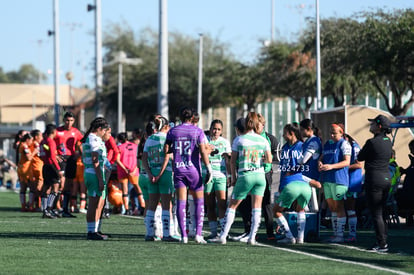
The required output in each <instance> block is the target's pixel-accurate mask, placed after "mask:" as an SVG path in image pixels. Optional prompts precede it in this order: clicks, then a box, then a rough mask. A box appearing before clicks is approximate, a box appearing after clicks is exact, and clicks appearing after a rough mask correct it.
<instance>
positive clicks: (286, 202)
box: [276, 181, 312, 209]
mask: <svg viewBox="0 0 414 275" xmlns="http://www.w3.org/2000/svg"><path fill="white" fill-rule="evenodd" d="M311 195H312V188H311V187H310V186H309V184H308V183H306V182H304V181H292V182H290V183H289V184H288V185H286V186H285V188H283V190H282V193H281V194H280V196H279V197H278V198H277V200H276V203H277V204H278V205H279V206H280V207H283V208H290V207H291V206H292V203H293V202H294V201H297V203H298V205H299V206H300V207H302V209H303V208H305V207H306V205H308V203H309V200H310V198H311Z"/></svg>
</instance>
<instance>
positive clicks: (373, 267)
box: [257, 243, 411, 275]
mask: <svg viewBox="0 0 414 275" xmlns="http://www.w3.org/2000/svg"><path fill="white" fill-rule="evenodd" d="M257 245H258V246H263V247H268V248H273V249H278V250H282V251H285V252H291V253H296V254H301V255H305V256H309V257H314V258H317V259H321V260H328V261H334V262H340V263H347V264H353V265H360V266H364V267H368V268H371V269H376V270H380V271H386V272H391V273H394V274H400V275H408V274H411V273H407V272H403V271H399V270H393V269H389V268H385V267H380V266H376V265H372V264H366V263H360V262H353V261H348V260H341V259H335V258H330V257H326V256H320V255H316V254H312V253H308V252H303V251H298V250H294V249H289V248H284V247H276V246H271V245H267V244H261V243H257Z"/></svg>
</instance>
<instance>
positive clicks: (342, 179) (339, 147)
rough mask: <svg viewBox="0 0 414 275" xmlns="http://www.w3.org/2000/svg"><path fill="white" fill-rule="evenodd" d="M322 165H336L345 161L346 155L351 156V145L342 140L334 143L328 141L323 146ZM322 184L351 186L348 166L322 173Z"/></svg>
mask: <svg viewBox="0 0 414 275" xmlns="http://www.w3.org/2000/svg"><path fill="white" fill-rule="evenodd" d="M322 154H323V157H322V163H323V164H335V163H338V162H341V161H343V160H344V157H345V155H351V145H350V144H349V143H348V141H346V140H345V139H343V138H341V139H340V140H339V141H337V142H334V141H333V140H331V139H330V140H328V141H327V142H326V143H325V145H324V146H323V150H322ZM321 178H322V182H331V183H336V184H339V185H344V186H349V173H348V166H346V167H343V168H340V169H332V170H329V171H323V172H322V173H321Z"/></svg>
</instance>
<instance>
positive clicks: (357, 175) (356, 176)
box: [348, 141, 362, 193]
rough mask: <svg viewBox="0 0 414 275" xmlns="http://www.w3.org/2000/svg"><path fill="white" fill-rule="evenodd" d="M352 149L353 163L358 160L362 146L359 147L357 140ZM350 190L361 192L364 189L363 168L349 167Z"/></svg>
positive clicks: (352, 144)
mask: <svg viewBox="0 0 414 275" xmlns="http://www.w3.org/2000/svg"><path fill="white" fill-rule="evenodd" d="M351 146H352V151H351V165H352V164H354V163H355V162H356V161H357V158H358V154H359V151H360V150H361V147H359V145H358V143H357V142H356V141H353V142H352V143H351ZM348 190H349V191H350V192H358V193H359V192H361V191H362V169H361V168H358V169H349V189H348Z"/></svg>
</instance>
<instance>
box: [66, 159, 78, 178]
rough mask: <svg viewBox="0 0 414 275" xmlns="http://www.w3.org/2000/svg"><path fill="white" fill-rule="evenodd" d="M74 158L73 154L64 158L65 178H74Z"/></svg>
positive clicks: (75, 166)
mask: <svg viewBox="0 0 414 275" xmlns="http://www.w3.org/2000/svg"><path fill="white" fill-rule="evenodd" d="M76 168H77V165H76V159H75V157H74V156H70V157H69V158H68V159H67V160H66V167H65V178H67V179H74V178H76Z"/></svg>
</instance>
